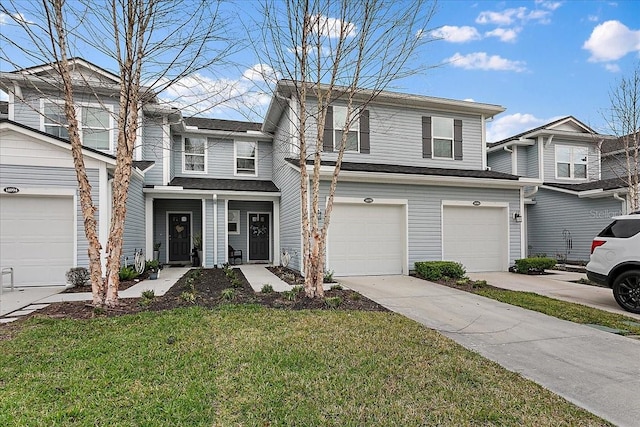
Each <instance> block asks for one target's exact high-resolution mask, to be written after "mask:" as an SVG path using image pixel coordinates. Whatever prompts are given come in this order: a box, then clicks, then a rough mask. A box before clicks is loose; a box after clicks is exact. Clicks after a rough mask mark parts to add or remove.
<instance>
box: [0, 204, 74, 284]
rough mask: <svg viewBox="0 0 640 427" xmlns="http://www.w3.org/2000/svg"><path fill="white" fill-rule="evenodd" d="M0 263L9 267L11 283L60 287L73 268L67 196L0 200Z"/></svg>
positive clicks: (71, 222)
mask: <svg viewBox="0 0 640 427" xmlns="http://www.w3.org/2000/svg"><path fill="white" fill-rule="evenodd" d="M0 205H1V206H0V219H1V221H0V224H1V225H0V236H1V237H2V239H1V243H0V264H1V265H2V267H13V268H14V276H15V283H16V285H19V286H28V285H61V284H64V283H65V282H66V279H65V273H66V271H67V270H68V269H69V268H71V267H72V266H73V260H74V256H73V250H74V244H73V239H74V207H73V198H71V197H38V196H13V197H2V198H0Z"/></svg>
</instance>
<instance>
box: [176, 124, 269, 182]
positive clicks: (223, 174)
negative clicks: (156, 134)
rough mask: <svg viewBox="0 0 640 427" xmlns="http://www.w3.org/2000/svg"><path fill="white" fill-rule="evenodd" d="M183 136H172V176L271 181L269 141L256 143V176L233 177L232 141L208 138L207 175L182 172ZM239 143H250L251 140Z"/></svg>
mask: <svg viewBox="0 0 640 427" xmlns="http://www.w3.org/2000/svg"><path fill="white" fill-rule="evenodd" d="M183 136H186V137H189V135H188V134H185V135H174V137H173V150H172V156H173V159H172V162H171V163H172V168H173V176H187V177H189V176H190V177H200V178H222V179H248V180H261V181H270V180H271V179H272V170H273V156H272V144H271V141H258V155H257V159H256V163H257V168H258V175H257V176H249V175H234V173H235V164H234V140H233V139H219V138H208V143H207V173H206V174H202V173H189V172H184V171H183V170H182V161H183V148H182V138H183ZM193 137H194V138H196V137H197V138H203V135H194V136H193ZM238 140H239V141H240V140H242V141H252V139H251V138H247V139H246V140H243V139H238Z"/></svg>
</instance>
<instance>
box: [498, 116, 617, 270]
mask: <svg viewBox="0 0 640 427" xmlns="http://www.w3.org/2000/svg"><path fill="white" fill-rule="evenodd" d="M612 139H613V137H611V136H608V135H601V134H598V133H597V132H595V131H594V130H593V129H591V128H590V127H588V126H586V125H585V124H584V123H582V122H580V121H579V120H577V119H575V118H574V117H571V116H569V117H564V118H562V119H558V120H555V121H553V122H551V123H548V124H545V125H543V126H540V127H537V128H535V129H530V130H527V131H525V132H522V133H519V134H517V135H514V136H512V137H509V138H506V139H504V140H502V141H498V142H495V143H491V144H488V149H487V152H488V158H487V161H488V165H489V167H491V169H492V170H494V171H500V172H505V173H511V174H514V175H518V176H524V177H527V178H529V179H534V180H536V181H537V184H536V185H535V186H532V187H528V188H526V189H525V193H524V204H525V209H524V211H523V212H524V218H523V222H524V224H525V227H526V231H527V232H526V248H527V251H526V253H527V255H536V254H546V255H547V256H550V257H554V258H555V257H557V258H559V259H567V260H573V261H587V260H588V259H589V253H590V249H591V241H592V240H593V237H594V236H595V235H596V234H597V233H598V232H599V231H600V230H602V229H603V228H604V227H605V226H606V225H607V224H608V223H609V222H610V218H611V217H612V216H615V215H620V214H622V213H623V212H625V211H626V199H625V196H626V193H627V189H626V188H625V185H624V184H623V183H622V182H621V181H620V180H618V179H612V178H611V177H609V176H606V175H605V173H604V170H605V168H603V162H602V155H601V149H600V147H601V146H602V144H606V143H607V142H608V141H611V140H612Z"/></svg>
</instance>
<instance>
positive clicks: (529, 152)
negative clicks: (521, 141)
mask: <svg viewBox="0 0 640 427" xmlns="http://www.w3.org/2000/svg"><path fill="white" fill-rule="evenodd" d="M537 144H538V143H536V145H533V146H530V147H522V149H521V151H524V153H525V156H526V160H527V174H526V175H524V176H526V177H527V178H539V176H538V175H540V167H539V166H538V145H537Z"/></svg>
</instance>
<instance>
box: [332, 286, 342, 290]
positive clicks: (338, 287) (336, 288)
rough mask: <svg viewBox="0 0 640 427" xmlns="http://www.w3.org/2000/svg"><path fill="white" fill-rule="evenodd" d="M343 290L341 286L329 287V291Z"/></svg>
mask: <svg viewBox="0 0 640 427" xmlns="http://www.w3.org/2000/svg"><path fill="white" fill-rule="evenodd" d="M343 289H344V288H343V287H342V285H331V290H332V291H341V290H343Z"/></svg>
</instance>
